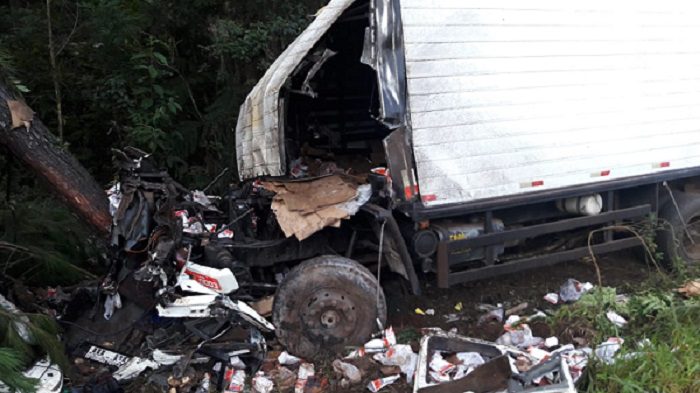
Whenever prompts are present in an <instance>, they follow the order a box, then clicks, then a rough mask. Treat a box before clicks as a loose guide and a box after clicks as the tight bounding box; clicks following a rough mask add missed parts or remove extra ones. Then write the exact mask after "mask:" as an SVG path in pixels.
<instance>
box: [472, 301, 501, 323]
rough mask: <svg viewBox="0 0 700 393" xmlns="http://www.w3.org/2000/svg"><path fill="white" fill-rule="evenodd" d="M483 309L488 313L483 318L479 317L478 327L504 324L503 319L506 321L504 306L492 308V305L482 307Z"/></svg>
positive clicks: (499, 305)
mask: <svg viewBox="0 0 700 393" xmlns="http://www.w3.org/2000/svg"><path fill="white" fill-rule="evenodd" d="M480 308H481V309H485V310H487V311H488V312H487V313H486V314H484V315H482V316H481V317H479V321H478V322H477V325H483V324H485V323H488V322H499V323H500V322H503V319H505V310H504V309H503V305H502V304H498V305H496V306H491V305H485V304H484V305H482V306H481V307H480Z"/></svg>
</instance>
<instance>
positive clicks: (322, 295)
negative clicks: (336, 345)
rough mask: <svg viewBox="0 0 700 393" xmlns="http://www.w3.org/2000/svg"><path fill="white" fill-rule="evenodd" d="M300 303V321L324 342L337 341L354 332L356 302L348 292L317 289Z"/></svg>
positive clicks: (333, 289) (336, 289) (335, 289)
mask: <svg viewBox="0 0 700 393" xmlns="http://www.w3.org/2000/svg"><path fill="white" fill-rule="evenodd" d="M302 304H303V306H302V309H301V320H302V323H303V324H304V326H305V327H306V329H308V331H309V332H310V333H311V334H312V335H313V336H316V337H320V338H322V339H323V341H324V342H337V341H339V340H343V339H345V338H347V337H350V336H352V334H353V333H354V332H355V329H356V325H357V315H356V311H355V310H356V308H357V304H356V301H355V300H354V299H353V297H352V296H351V295H350V294H349V293H348V292H346V291H344V290H342V289H339V288H323V289H318V290H316V291H314V292H313V293H312V294H311V295H310V296H309V297H308V298H307V299H306V300H305V301H304V302H303V303H302Z"/></svg>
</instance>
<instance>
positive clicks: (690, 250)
mask: <svg viewBox="0 0 700 393" xmlns="http://www.w3.org/2000/svg"><path fill="white" fill-rule="evenodd" d="M673 196H674V198H675V200H676V203H678V210H676V206H675V205H674V204H673V200H670V198H669V201H668V202H667V203H666V204H665V205H664V207H663V208H662V209H661V211H660V212H659V217H660V218H661V219H662V220H665V221H667V222H668V225H669V226H670V227H671V228H672V230H671V228H668V227H666V228H663V229H662V230H661V231H659V233H658V234H657V240H658V246H659V248H660V250H661V251H662V252H663V254H664V264H665V265H666V266H667V267H673V265H674V263H675V262H681V263H684V264H686V265H697V264H700V195H697V194H687V193H674V195H673ZM678 211H680V216H679V214H678ZM681 217H683V219H684V220H685V223H683V222H682V219H681ZM686 226H687V228H688V232H690V235H691V236H692V238H693V240H694V241H695V244H693V243H692V242H691V241H690V240H689V238H688V236H687V234H686Z"/></svg>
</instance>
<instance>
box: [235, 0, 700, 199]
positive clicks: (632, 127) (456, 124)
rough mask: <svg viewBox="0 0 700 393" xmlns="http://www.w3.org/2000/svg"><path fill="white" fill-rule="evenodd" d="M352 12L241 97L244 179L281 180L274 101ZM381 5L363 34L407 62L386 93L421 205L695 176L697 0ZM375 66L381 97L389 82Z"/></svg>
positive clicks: (322, 17)
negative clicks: (397, 97) (387, 41)
mask: <svg viewBox="0 0 700 393" xmlns="http://www.w3.org/2000/svg"><path fill="white" fill-rule="evenodd" d="M355 3H358V2H354V1H350V0H333V1H331V2H330V3H329V5H328V6H327V7H325V8H324V9H322V10H321V12H320V13H319V15H318V17H317V19H316V20H315V21H314V22H313V23H312V24H311V25H310V27H309V28H308V29H307V30H306V31H305V32H304V33H303V34H302V35H301V36H300V37H299V39H297V40H296V41H295V42H294V43H293V44H292V45H291V46H290V47H289V48H288V50H287V51H285V52H284V53H283V54H282V55H281V57H280V58H279V59H278V60H277V61H276V62H275V64H273V66H272V67H271V68H270V70H268V73H267V74H266V76H265V77H264V78H263V79H262V80H261V81H260V82H259V84H258V85H257V86H256V87H255V89H254V90H253V92H251V94H250V95H249V97H248V100H247V101H246V103H245V104H244V105H243V107H242V109H241V115H240V117H239V120H238V126H237V129H236V131H237V153H238V161H239V170H240V173H241V176H242V177H243V178H249V177H254V176H258V175H274V176H277V175H283V174H284V172H285V171H286V170H287V167H288V164H289V163H288V162H287V159H286V157H285V151H284V144H283V143H281V141H283V140H284V137H285V121H284V120H285V118H284V115H283V114H284V104H285V103H284V102H282V101H283V100H281V98H280V91H281V90H284V86H285V83H286V81H287V80H288V78H289V77H290V75H292V73H293V72H294V70H295V68H297V66H298V65H299V64H300V63H301V62H302V59H303V58H304V56H306V55H307V54H308V53H310V52H311V51H312V49H313V48H314V46H315V45H317V43H318V42H320V41H321V40H322V39H323V37H324V34H326V32H327V31H328V30H329V29H330V28H331V27H332V25H333V23H335V22H336V20H337V19H338V18H339V17H341V15H343V13H344V12H347V11H346V10H348V9H352V6H353V5H355ZM389 3H391V4H392V6H393V7H395V10H394V12H393V14H390V15H391V16H392V17H393V18H394V19H390V20H388V21H387V20H386V19H387V18H384V19H385V20H383V21H382V20H379V19H380V18H378V17H376V15H375V16H374V19H373V21H374V22H375V23H370V27H369V28H368V29H374V32H375V34H379V35H381V34H382V29H385V30H387V29H393V30H394V32H396V31H398V35H395V36H394V37H393V38H397V37H398V38H400V39H399V40H393V41H391V45H392V48H391V49H393V50H398V51H400V52H401V56H398V57H397V56H394V57H393V58H392V59H390V60H394V61H395V60H396V59H400V60H401V61H403V62H404V64H401V65H400V66H399V67H397V68H395V70H397V71H398V72H401V73H403V74H402V75H398V78H400V80H401V82H402V83H405V84H406V88H405V89H403V91H402V89H397V90H396V91H397V92H398V93H403V94H404V95H405V96H404V97H401V99H402V100H405V102H406V108H407V110H406V113H405V119H404V120H405V125H406V128H407V132H408V135H409V141H410V143H411V144H412V146H411V147H412V152H413V160H414V163H415V175H416V177H417V182H418V184H419V189H420V197H421V200H422V202H423V204H424V205H425V206H426V207H431V206H438V205H445V204H461V203H473V202H477V201H485V200H490V199H495V198H500V197H508V196H514V195H525V194H528V193H534V192H537V191H542V190H552V189H563V188H571V187H576V186H580V185H587V184H592V183H596V182H610V181H613V180H616V179H621V178H631V177H638V176H643V175H649V174H654V173H659V172H663V171H671V170H678V169H684V168H693V167H699V166H700V149H698V147H700V39H699V38H698V37H700V6H698V5H697V4H696V3H695V2H693V1H684V0H672V1H668V2H658V1H612V2H611V1H587V2H582V1H570V0H533V1H528V2H523V1H514V0H488V1H487V0H432V1H430V0H401V1H400V2H398V3H397V1H396V0H394V1H389V0H383V1H382V0H376V1H372V2H371V3H370V4H371V10H373V12H375V14H376V10H377V8H378V7H379V8H381V7H382V6H384V7H385V8H386V7H387V6H386V4H389ZM397 5H398V7H397ZM382 23H384V24H382ZM392 24H393V25H392ZM377 40H381V37H379V38H378V39H377ZM375 41H376V40H375ZM375 43H376V42H375ZM385 46H386V45H385ZM376 48H379V49H380V50H381V48H382V46H381V45H376ZM375 56H376V53H375ZM380 56H381V54H380ZM384 60H386V59H382V58H379V59H378V60H376V63H375V65H374V68H375V69H376V70H378V73H377V75H378V76H377V78H379V79H380V80H379V81H378V84H379V87H380V89H381V87H382V84H387V83H392V82H395V81H390V80H386V75H390V74H391V73H388V74H387V73H384V74H382V72H381V67H382V62H383V61H384ZM358 61H359V59H358ZM382 78H384V79H383V80H382ZM383 109H384V108H383Z"/></svg>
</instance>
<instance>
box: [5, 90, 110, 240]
mask: <svg viewBox="0 0 700 393" xmlns="http://www.w3.org/2000/svg"><path fill="white" fill-rule="evenodd" d="M14 99H16V98H15V95H14V94H13V93H12V92H11V90H9V89H8V88H7V87H6V86H4V85H2V82H0V144H2V145H5V146H6V147H7V148H8V150H9V151H10V152H11V153H12V154H13V155H14V156H15V157H17V159H18V160H20V161H22V162H23V163H24V164H25V165H27V166H28V167H29V168H31V170H33V171H34V172H35V173H36V174H37V175H38V176H39V177H40V178H42V179H44V180H45V181H46V182H48V184H49V186H50V188H51V190H52V191H53V192H54V193H55V194H56V195H58V196H59V197H60V198H61V199H62V200H63V201H64V202H65V203H66V204H67V205H68V207H70V208H71V209H72V210H73V211H74V212H75V213H76V214H78V216H79V217H80V218H81V219H83V220H84V221H85V222H86V223H88V224H89V225H90V226H92V227H93V228H94V229H96V230H97V231H98V232H99V234H100V235H107V234H108V233H109V230H110V225H111V221H112V217H111V216H110V214H109V206H108V201H107V195H106V194H105V191H104V190H103V189H102V187H100V185H99V184H98V183H97V182H96V181H95V179H94V178H93V177H92V176H91V175H90V173H88V171H87V170H86V169H85V168H84V167H83V166H82V165H81V164H80V163H79V162H78V161H77V160H76V159H75V157H73V156H72V155H71V154H70V153H68V152H67V151H66V150H64V149H63V148H62V147H60V145H59V144H58V141H57V140H56V137H55V136H54V135H53V134H51V132H50V131H49V130H48V129H47V128H46V126H45V125H44V124H43V123H42V122H41V120H39V119H38V118H36V116H34V118H33V120H32V121H31V123H29V124H30V126H29V128H28V129H27V127H25V126H21V127H18V128H15V129H12V114H11V112H10V109H9V107H8V103H7V100H14Z"/></svg>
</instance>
